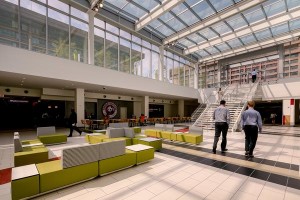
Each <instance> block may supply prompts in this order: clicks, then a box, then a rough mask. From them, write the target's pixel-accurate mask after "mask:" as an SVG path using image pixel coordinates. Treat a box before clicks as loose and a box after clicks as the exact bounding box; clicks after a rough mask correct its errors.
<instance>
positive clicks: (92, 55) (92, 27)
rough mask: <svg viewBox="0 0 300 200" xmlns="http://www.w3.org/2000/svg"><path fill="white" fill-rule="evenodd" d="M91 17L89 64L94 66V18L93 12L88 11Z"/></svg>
mask: <svg viewBox="0 0 300 200" xmlns="http://www.w3.org/2000/svg"><path fill="white" fill-rule="evenodd" d="M87 13H88V15H89V34H88V64H90V65H94V16H95V14H96V12H95V11H93V10H91V9H90V10H88V12H87Z"/></svg>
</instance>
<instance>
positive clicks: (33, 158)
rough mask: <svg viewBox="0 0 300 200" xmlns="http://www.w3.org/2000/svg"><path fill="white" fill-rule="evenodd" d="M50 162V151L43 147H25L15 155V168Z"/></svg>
mask: <svg viewBox="0 0 300 200" xmlns="http://www.w3.org/2000/svg"><path fill="white" fill-rule="evenodd" d="M47 161H48V149H47V148H46V147H43V146H31V147H24V148H23V151H21V152H17V153H15V154H14V163H15V167H18V166H22V165H30V164H34V163H42V162H47Z"/></svg>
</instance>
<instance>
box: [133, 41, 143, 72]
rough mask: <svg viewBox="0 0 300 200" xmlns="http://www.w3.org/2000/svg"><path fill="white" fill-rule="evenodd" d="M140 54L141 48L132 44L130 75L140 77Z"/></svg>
mask: <svg viewBox="0 0 300 200" xmlns="http://www.w3.org/2000/svg"><path fill="white" fill-rule="evenodd" d="M141 59H142V54H141V46H140V45H137V44H134V43H132V51H131V73H132V74H134V75H138V76H141V75H142V61H141Z"/></svg>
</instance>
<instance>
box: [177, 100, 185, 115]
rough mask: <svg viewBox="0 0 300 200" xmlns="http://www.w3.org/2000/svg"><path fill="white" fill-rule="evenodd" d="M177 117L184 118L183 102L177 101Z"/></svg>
mask: <svg viewBox="0 0 300 200" xmlns="http://www.w3.org/2000/svg"><path fill="white" fill-rule="evenodd" d="M178 115H179V116H180V117H184V100H178Z"/></svg>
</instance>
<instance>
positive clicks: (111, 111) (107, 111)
mask: <svg viewBox="0 0 300 200" xmlns="http://www.w3.org/2000/svg"><path fill="white" fill-rule="evenodd" d="M117 112H118V109H117V106H116V104H114V103H113V102H106V103H105V104H104V105H103V106H102V113H103V115H104V116H108V117H109V118H114V117H115V116H116V114H117Z"/></svg>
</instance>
